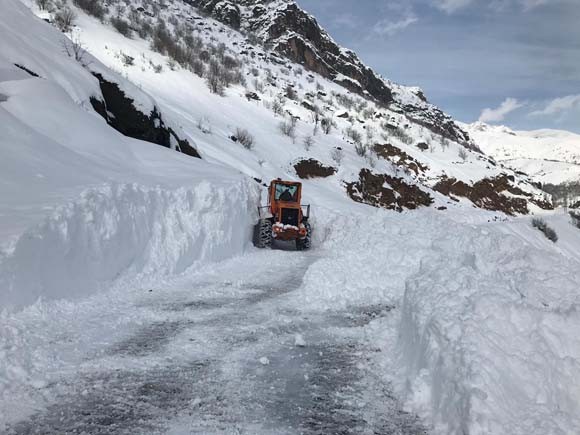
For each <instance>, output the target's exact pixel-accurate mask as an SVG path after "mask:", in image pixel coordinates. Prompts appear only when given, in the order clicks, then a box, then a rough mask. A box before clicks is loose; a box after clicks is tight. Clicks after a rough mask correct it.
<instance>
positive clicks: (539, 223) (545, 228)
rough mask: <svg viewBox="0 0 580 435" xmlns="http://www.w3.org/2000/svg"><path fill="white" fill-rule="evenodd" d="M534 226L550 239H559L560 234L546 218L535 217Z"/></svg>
mask: <svg viewBox="0 0 580 435" xmlns="http://www.w3.org/2000/svg"><path fill="white" fill-rule="evenodd" d="M532 226H533V227H534V228H537V229H538V230H540V231H541V232H542V233H544V236H546V238H547V239H548V240H550V241H552V242H554V243H556V242H557V241H558V235H557V234H556V231H555V230H554V229H553V228H552V227H550V226H549V225H548V224H547V223H546V221H545V220H544V219H542V218H537V217H535V218H533V219H532Z"/></svg>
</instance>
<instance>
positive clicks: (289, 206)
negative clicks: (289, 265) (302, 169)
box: [254, 179, 312, 251]
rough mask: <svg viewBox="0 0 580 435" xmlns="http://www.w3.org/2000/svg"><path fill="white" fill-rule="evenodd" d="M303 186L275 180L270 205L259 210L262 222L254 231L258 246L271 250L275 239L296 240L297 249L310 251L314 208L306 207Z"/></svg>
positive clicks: (271, 185)
mask: <svg viewBox="0 0 580 435" xmlns="http://www.w3.org/2000/svg"><path fill="white" fill-rule="evenodd" d="M301 199H302V183H298V182H294V181H282V180H281V179H277V180H273V181H272V182H271V183H270V187H269V188H268V205H267V206H264V207H258V213H259V216H260V219H259V221H258V223H257V224H256V226H255V228H254V245H255V246H256V247H258V248H270V247H271V246H272V242H273V240H284V241H293V240H294V241H295V242H296V249H297V250H298V251H304V250H306V249H310V244H311V242H310V237H311V232H312V230H311V227H310V223H309V222H308V218H309V217H310V205H302V204H301V203H300V202H301Z"/></svg>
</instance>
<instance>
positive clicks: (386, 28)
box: [373, 15, 417, 36]
mask: <svg viewBox="0 0 580 435" xmlns="http://www.w3.org/2000/svg"><path fill="white" fill-rule="evenodd" d="M416 22H417V17H416V16H414V15H409V16H407V17H403V18H401V19H400V20H398V21H391V20H381V21H379V22H378V23H376V24H375V25H374V26H373V33H375V34H377V35H381V36H385V35H387V36H392V35H394V34H395V33H397V32H400V31H401V30H404V29H406V28H407V27H409V26H410V25H411V24H414V23H416Z"/></svg>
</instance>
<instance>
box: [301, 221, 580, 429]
mask: <svg viewBox="0 0 580 435" xmlns="http://www.w3.org/2000/svg"><path fill="white" fill-rule="evenodd" d="M455 218H456V220H451V219H449V218H448V217H447V216H446V215H445V214H443V213H440V214H437V213H436V212H433V211H428V210H423V211H421V212H413V213H411V212H409V213H404V214H402V215H395V214H387V213H384V212H377V214H376V215H375V216H366V217H364V216H356V215H355V216H353V217H350V218H347V217H343V218H339V219H335V220H334V221H333V222H332V223H331V225H330V226H329V227H328V228H327V229H326V232H327V234H326V241H325V242H324V243H323V247H324V250H325V255H324V257H323V258H321V259H320V260H318V261H317V262H315V263H314V264H313V265H312V266H311V267H310V269H309V270H308V271H307V273H306V276H305V279H304V287H303V288H302V289H301V298H300V300H299V304H298V305H300V306H301V307H302V308H303V307H308V309H313V310H319V309H328V310H334V309H345V308H349V307H363V309H364V307H376V306H384V307H386V306H391V307H394V310H393V311H392V312H393V313H395V314H396V316H397V319H396V320H395V321H392V322H390V323H387V324H379V325H378V328H377V329H378V333H377V337H375V338H373V335H372V334H371V335H370V338H371V339H372V340H373V341H375V342H376V345H377V346H378V347H379V348H382V349H383V356H382V357H380V358H381V359H383V360H384V361H383V362H381V364H384V367H385V371H386V376H388V377H391V376H392V380H393V382H394V384H395V385H396V386H397V387H398V389H399V391H400V392H401V394H402V395H403V397H405V398H406V403H407V405H408V406H409V408H410V409H411V410H412V411H414V412H417V413H419V414H420V415H421V416H422V417H424V418H425V419H426V421H429V422H430V423H431V424H433V426H434V428H435V433H441V434H457V435H460V434H461V435H463V434H471V435H478V434H506V433H509V434H513V435H524V434H531V433H534V434H554V435H555V434H558V435H560V434H562V435H563V434H571V433H576V432H577V431H578V428H580V419H579V417H578V416H579V415H580V413H579V410H580V393H579V392H580V377H579V376H578V373H580V338H579V337H578V334H577V331H578V330H579V328H580V313H579V312H578V307H579V306H580V293H579V292H578V282H580V263H579V258H580V256H579V255H578V248H577V247H578V246H580V231H578V230H577V229H576V228H575V227H573V226H572V225H570V223H569V222H568V221H567V220H566V218H565V216H558V215H556V216H554V217H548V218H547V219H548V220H549V221H550V225H553V226H554V227H555V228H556V229H557V231H559V233H560V234H561V235H563V237H562V240H561V241H559V243H558V244H554V243H552V242H551V241H549V240H547V239H546V238H545V237H544V236H543V234H541V233H540V232H539V231H537V230H535V229H534V228H532V226H531V225H530V222H529V219H520V220H515V221H513V222H510V223H507V222H493V221H492V222H487V220H488V219H489V218H491V215H489V216H488V217H486V216H485V215H483V214H482V213H480V212H479V213H477V214H472V215H471V216H470V215H468V214H466V215H465V216H460V215H459V214H457V215H455ZM552 222H554V223H552ZM346 228H348V229H349V231H345V229H346ZM574 247H576V248H575V249H574ZM389 328H394V329H395V331H396V333H389V332H387V331H385V329H389Z"/></svg>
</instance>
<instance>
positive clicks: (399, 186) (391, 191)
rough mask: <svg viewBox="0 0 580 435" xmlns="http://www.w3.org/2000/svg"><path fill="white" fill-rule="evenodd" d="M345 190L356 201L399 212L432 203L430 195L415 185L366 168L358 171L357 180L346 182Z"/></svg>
mask: <svg viewBox="0 0 580 435" xmlns="http://www.w3.org/2000/svg"><path fill="white" fill-rule="evenodd" d="M387 186H388V187H387ZM346 191H347V193H348V195H349V196H350V197H351V198H352V199H353V200H354V201H356V202H361V203H363V204H368V205H372V206H375V207H382V208H386V209H389V210H396V211H399V212H400V211H403V210H404V209H416V208H418V207H420V206H430V205H431V204H432V203H433V198H432V197H431V195H429V193H427V192H425V191H423V190H421V189H420V188H419V187H418V186H417V185H412V184H408V183H406V182H405V180H403V179H402V178H395V177H391V176H389V175H386V174H374V173H373V172H371V171H370V170H369V169H366V168H365V169H362V170H361V171H360V173H359V180H358V181H356V182H353V183H347V184H346Z"/></svg>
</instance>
